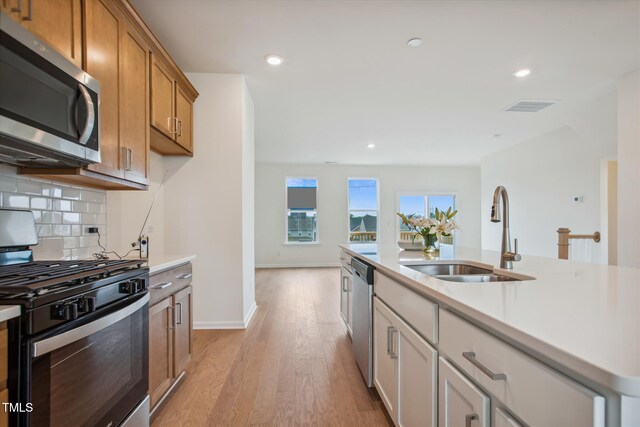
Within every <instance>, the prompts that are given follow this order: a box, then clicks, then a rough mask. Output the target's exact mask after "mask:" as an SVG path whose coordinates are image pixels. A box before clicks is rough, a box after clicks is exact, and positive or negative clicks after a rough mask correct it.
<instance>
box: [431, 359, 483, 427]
mask: <svg viewBox="0 0 640 427" xmlns="http://www.w3.org/2000/svg"><path fill="white" fill-rule="evenodd" d="M438 374H439V381H438V382H439V388H438V401H439V407H438V409H439V410H438V414H439V425H440V426H441V427H460V426H465V427H472V426H473V427H489V403H490V402H489V396H487V395H486V394H484V393H483V392H482V391H481V390H480V389H479V388H478V387H476V386H475V385H474V384H473V383H472V382H471V381H469V380H468V379H467V378H466V377H465V376H464V375H462V374H461V373H460V372H458V370H457V369H456V368H454V367H453V366H451V365H450V364H449V362H447V361H446V360H444V359H443V358H442V357H440V358H439V362H438Z"/></svg>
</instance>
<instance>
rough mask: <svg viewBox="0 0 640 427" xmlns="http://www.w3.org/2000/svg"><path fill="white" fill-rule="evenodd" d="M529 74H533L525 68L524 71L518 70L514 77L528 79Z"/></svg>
mask: <svg viewBox="0 0 640 427" xmlns="http://www.w3.org/2000/svg"><path fill="white" fill-rule="evenodd" d="M529 74H531V70H529V69H526V68H523V69H522V70H518V71H516V72H515V73H513V75H514V76H516V77H527V76H528V75H529Z"/></svg>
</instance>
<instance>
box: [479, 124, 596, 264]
mask: <svg viewBox="0 0 640 427" xmlns="http://www.w3.org/2000/svg"><path fill="white" fill-rule="evenodd" d="M600 156H601V152H600V149H599V148H598V149H596V148H592V147H591V146H589V145H587V144H585V142H584V139H583V138H582V137H581V136H580V135H578V133H576V132H575V131H574V130H573V129H571V128H569V127H566V126H565V127H562V128H560V129H557V130H555V131H553V132H550V133H548V134H545V135H542V136H539V137H537V138H534V139H531V140H529V141H525V142H523V143H521V144H518V145H516V146H514V147H511V148H509V149H506V150H502V151H499V152H497V153H495V154H492V155H490V156H487V157H485V158H484V159H483V160H482V165H481V170H482V172H481V175H482V178H481V183H482V247H483V248H485V249H494V250H499V249H500V244H501V236H502V234H501V233H502V223H499V224H494V223H491V222H489V221H488V218H489V212H490V209H491V201H492V198H493V192H494V190H495V188H496V187H497V186H498V185H503V186H505V187H506V189H507V192H508V194H509V200H510V216H511V221H510V230H511V237H512V238H518V242H519V251H520V252H521V253H523V254H531V255H539V256H547V257H557V241H558V239H557V233H556V230H557V229H558V228H559V227H569V228H570V229H571V230H572V231H573V232H574V233H579V234H588V233H593V232H594V231H596V230H599V228H600V161H601V157H600ZM573 196H582V197H584V201H583V203H580V204H575V203H574V202H573V201H572V197H573ZM601 231H603V230H601ZM592 259H593V260H594V261H599V260H600V256H599V248H598V246H594V252H593V253H592Z"/></svg>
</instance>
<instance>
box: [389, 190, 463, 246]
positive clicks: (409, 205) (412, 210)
mask: <svg viewBox="0 0 640 427" xmlns="http://www.w3.org/2000/svg"><path fill="white" fill-rule="evenodd" d="M436 208H438V210H440V211H445V212H446V211H447V209H449V208H451V209H452V210H455V209H456V196H455V195H454V194H424V193H423V194H420V193H403V194H400V195H399V196H398V210H397V212H400V213H403V214H405V215H410V214H416V215H420V216H425V215H426V213H427V212H428V216H429V217H430V218H435V216H436ZM398 224H399V227H398V230H399V240H411V236H412V235H413V233H412V232H410V231H409V229H408V228H407V226H406V225H404V224H402V221H400V220H398ZM441 243H445V244H447V243H448V244H453V236H451V237H443V238H442V241H441Z"/></svg>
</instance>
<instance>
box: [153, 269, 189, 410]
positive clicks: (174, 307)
mask: <svg viewBox="0 0 640 427" xmlns="http://www.w3.org/2000/svg"><path fill="white" fill-rule="evenodd" d="M190 278H191V264H185V265H182V266H179V267H175V268H172V269H169V270H165V271H163V272H160V273H157V274H155V275H151V278H150V282H151V287H150V292H151V304H152V305H151V307H150V308H149V395H150V396H151V409H152V411H153V410H154V409H155V408H156V407H157V406H158V405H159V404H160V403H161V402H162V401H163V400H164V399H165V398H166V397H167V396H168V395H169V393H170V392H171V390H172V389H173V388H174V386H176V385H177V384H178V383H179V381H180V379H181V378H182V377H183V375H184V372H185V371H186V369H187V367H188V366H189V363H190V362H191V354H192V349H193V347H192V345H193V344H192V342H193V316H192V306H193V300H192V290H193V288H192V286H191V285H190V284H189V283H190V282H191V280H190Z"/></svg>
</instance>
